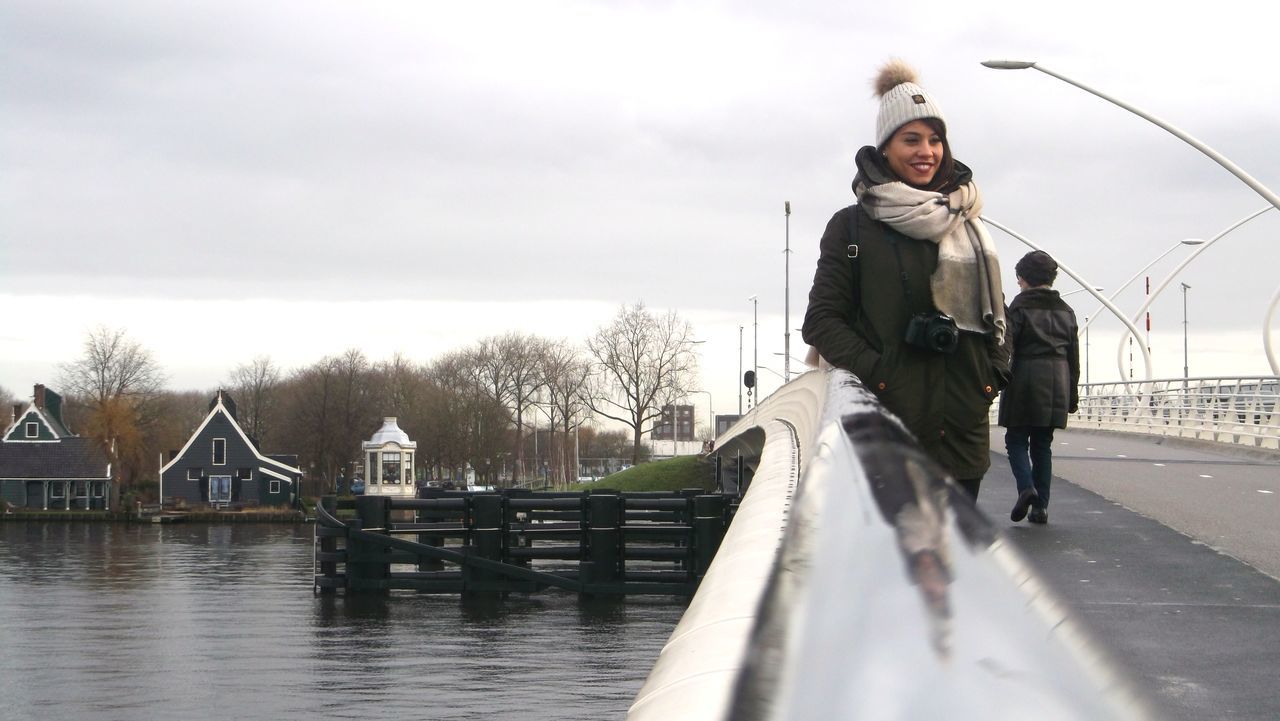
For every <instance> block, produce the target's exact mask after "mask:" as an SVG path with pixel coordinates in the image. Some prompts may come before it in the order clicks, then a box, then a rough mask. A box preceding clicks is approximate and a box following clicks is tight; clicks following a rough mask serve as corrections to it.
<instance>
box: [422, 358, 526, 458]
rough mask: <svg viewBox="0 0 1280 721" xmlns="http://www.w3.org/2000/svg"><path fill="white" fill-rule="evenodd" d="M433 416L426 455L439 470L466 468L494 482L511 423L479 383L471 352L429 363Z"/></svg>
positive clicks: (508, 416)
mask: <svg viewBox="0 0 1280 721" xmlns="http://www.w3.org/2000/svg"><path fill="white" fill-rule="evenodd" d="M427 374H428V377H429V379H430V380H431V384H432V385H431V388H432V391H431V393H432V400H431V407H432V409H433V413H432V414H431V415H430V418H429V422H428V426H427V427H428V428H429V429H430V430H429V432H428V433H427V434H426V436H425V437H426V439H427V443H426V444H425V446H426V447H425V449H424V446H423V445H422V444H420V445H419V453H420V454H421V453H423V452H424V450H425V451H426V452H427V453H429V454H431V455H430V456H428V457H431V458H433V459H434V461H435V464H436V465H438V466H439V467H440V468H441V469H442V470H446V471H448V472H453V471H454V470H457V469H460V468H462V467H463V466H464V465H470V466H471V467H472V468H473V469H475V470H476V471H477V472H478V473H480V474H481V475H482V476H483V477H485V478H486V479H488V480H489V481H490V482H495V481H496V480H497V479H498V477H499V473H500V470H501V468H502V466H503V460H502V456H503V449H504V448H508V447H509V445H508V442H509V438H510V436H509V434H508V430H509V429H510V427H511V420H510V415H509V411H508V410H507V408H506V407H505V406H504V405H503V404H501V403H499V402H498V401H497V400H496V399H495V398H494V397H493V396H492V395H491V391H490V388H488V387H486V386H485V385H484V383H482V381H481V375H480V374H479V373H477V371H476V367H475V354H474V350H469V351H468V350H464V351H455V352H453V353H449V354H446V355H445V356H443V357H442V358H440V359H438V360H437V361H436V362H434V363H432V364H431V366H430V368H429V369H428V371H427Z"/></svg>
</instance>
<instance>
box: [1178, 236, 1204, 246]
mask: <svg viewBox="0 0 1280 721" xmlns="http://www.w3.org/2000/svg"><path fill="white" fill-rule="evenodd" d="M1179 242H1181V243H1182V244H1183V245H1201V244H1203V243H1204V241H1203V240H1201V239H1200V238H1187V239H1186V240H1183V241H1179Z"/></svg>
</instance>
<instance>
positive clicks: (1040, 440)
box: [1004, 426, 1053, 508]
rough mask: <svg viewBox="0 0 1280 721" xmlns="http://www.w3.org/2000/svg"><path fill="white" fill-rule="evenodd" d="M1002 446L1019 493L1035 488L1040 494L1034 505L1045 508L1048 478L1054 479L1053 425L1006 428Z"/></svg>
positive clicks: (1047, 499)
mask: <svg viewBox="0 0 1280 721" xmlns="http://www.w3.org/2000/svg"><path fill="white" fill-rule="evenodd" d="M1004 447H1005V450H1006V451H1008V453H1009V467H1010V468H1011V469H1012V470H1013V479H1014V480H1015V481H1016V482H1017V483H1018V493H1019V494H1021V493H1022V492H1023V491H1025V490H1027V489H1028V488H1034V489H1036V494H1037V495H1039V496H1040V498H1039V499H1037V500H1036V502H1035V503H1033V504H1031V505H1032V507H1033V508H1048V506H1049V481H1050V480H1052V478H1053V427H1052V426H1012V427H1010V428H1008V429H1006V430H1005V433H1004Z"/></svg>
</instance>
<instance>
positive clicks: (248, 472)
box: [236, 468, 253, 481]
mask: <svg viewBox="0 0 1280 721" xmlns="http://www.w3.org/2000/svg"><path fill="white" fill-rule="evenodd" d="M236 478H238V479H240V480H242V481H248V480H252V479H253V469H252V468H241V469H239V470H237V471H236Z"/></svg>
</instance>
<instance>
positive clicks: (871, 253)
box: [803, 60, 1008, 498]
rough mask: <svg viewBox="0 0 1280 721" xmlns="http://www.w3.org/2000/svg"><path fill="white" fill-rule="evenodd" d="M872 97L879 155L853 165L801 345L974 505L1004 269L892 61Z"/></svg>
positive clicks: (937, 135)
mask: <svg viewBox="0 0 1280 721" xmlns="http://www.w3.org/2000/svg"><path fill="white" fill-rule="evenodd" d="M875 88H876V94H877V95H878V96H879V97H880V112H879V114H878V115H877V116H876V126H875V142H876V145H875V146H870V145H868V146H866V147H863V148H862V149H861V150H859V151H858V153H857V156H856V158H855V162H856V163H857V166H858V167H857V175H856V176H855V178H854V180H853V192H854V195H855V196H856V197H857V203H855V204H853V205H850V206H849V207H847V208H844V209H843V210H840V211H839V212H837V213H836V214H835V215H834V216H833V217H832V218H831V221H830V222H829V223H828V224H827V229H826V232H825V233H823V236H822V241H821V255H820V257H819V259H818V267H817V270H816V272H815V273H814V277H813V288H812V290H810V292H809V307H808V310H807V311H806V313H805V319H804V329H803V332H804V340H805V342H807V343H808V344H809V345H811V346H813V350H814V351H816V353H817V354H818V355H819V356H820V357H821V360H822V361H823V362H825V363H826V364H829V365H832V366H836V367H839V368H844V369H847V370H849V371H851V372H853V373H854V374H855V375H856V376H858V378H860V379H861V380H862V382H863V384H864V385H866V386H867V388H868V389H869V390H871V392H873V393H875V394H876V396H877V397H879V399H880V401H881V402H882V403H883V404H884V405H885V407H886V408H888V409H889V410H890V411H891V412H892V413H893V414H894V415H896V416H897V417H898V418H900V419H901V420H902V421H903V423H904V425H906V427H907V429H908V430H910V431H911V433H912V434H913V435H915V437H916V438H917V440H919V442H920V444H921V446H922V447H923V448H924V450H925V452H926V453H927V454H928V455H929V456H930V457H932V458H933V459H934V460H935V461H937V462H938V463H939V464H940V465H941V466H942V467H943V468H944V469H945V470H946V471H948V472H949V473H950V474H951V476H952V477H953V478H954V479H956V480H957V481H958V482H959V483H960V485H961V486H963V487H964V488H965V490H967V491H968V492H969V493H970V494H971V495H972V496H973V497H974V498H977V495H978V488H979V485H980V484H981V482H982V477H983V475H985V474H986V472H987V469H988V468H989V467H990V465H991V460H990V437H989V427H988V426H989V424H988V420H987V414H988V410H989V408H990V405H991V402H992V400H994V399H995V397H996V395H997V394H998V393H999V392H1000V388H1001V387H1002V386H1003V384H1004V382H1005V380H1006V379H1007V378H1008V353H1007V350H1006V349H1005V347H1004V332H1005V318H1004V295H1003V293H1002V291H1001V286H1000V278H1001V275H1000V265H999V260H998V258H997V257H996V251H995V244H994V243H993V242H992V240H991V237H990V236H989V235H988V234H987V232H986V229H985V228H984V227H983V225H982V223H981V221H980V220H979V219H978V216H979V214H980V213H981V212H982V197H981V195H980V194H979V193H978V188H977V186H976V185H975V184H974V182H973V172H972V171H971V170H969V168H968V167H967V166H965V165H964V164H963V163H960V162H959V161H957V160H955V158H954V157H952V154H951V146H950V144H949V143H948V140H947V126H946V120H945V118H944V117H943V114H942V109H941V108H940V107H939V106H938V103H937V101H935V100H934V98H933V96H931V95H930V94H929V92H928V91H926V90H925V89H924V88H923V87H921V86H920V85H918V84H917V83H916V75H915V72H914V71H913V70H912V69H911V68H910V67H908V66H907V65H906V64H905V63H903V62H901V61H897V60H894V61H891V62H889V63H888V64H886V65H885V66H884V68H882V69H881V71H880V73H879V75H878V76H877V78H876V81H875ZM812 352H813V351H811V353H812Z"/></svg>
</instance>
